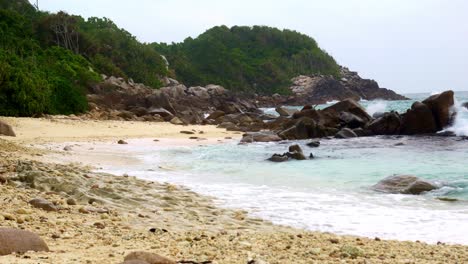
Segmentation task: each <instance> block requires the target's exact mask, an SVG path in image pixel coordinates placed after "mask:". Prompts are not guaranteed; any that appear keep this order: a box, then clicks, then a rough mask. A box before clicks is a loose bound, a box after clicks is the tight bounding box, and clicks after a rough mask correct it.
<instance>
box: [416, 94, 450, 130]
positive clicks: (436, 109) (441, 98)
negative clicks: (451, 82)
mask: <svg viewBox="0 0 468 264" xmlns="http://www.w3.org/2000/svg"><path fill="white" fill-rule="evenodd" d="M453 95H454V93H453V91H445V92H443V93H441V94H436V95H432V96H430V97H429V98H427V99H426V100H424V101H423V104H425V105H427V106H428V107H429V109H430V110H431V111H432V115H433V116H434V119H435V122H436V129H437V131H439V130H442V129H443V128H444V127H446V126H448V125H450V124H452V122H453V119H454V115H453V114H452V113H451V107H452V106H453V105H454V102H455V100H454V98H453Z"/></svg>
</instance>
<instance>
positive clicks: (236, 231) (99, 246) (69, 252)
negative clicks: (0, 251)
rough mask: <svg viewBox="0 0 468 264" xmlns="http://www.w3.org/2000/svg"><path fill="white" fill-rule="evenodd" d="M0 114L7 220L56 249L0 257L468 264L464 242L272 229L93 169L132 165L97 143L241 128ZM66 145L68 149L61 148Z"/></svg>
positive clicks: (222, 135)
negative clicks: (7, 131)
mask: <svg viewBox="0 0 468 264" xmlns="http://www.w3.org/2000/svg"><path fill="white" fill-rule="evenodd" d="M0 120H2V121H5V122H6V123H9V124H11V125H12V127H13V129H14V130H15V132H16V134H17V137H15V138H12V137H3V136H0V150H1V151H0V158H1V162H0V176H1V177H3V178H4V179H6V182H5V183H4V184H0V199H1V200H2V201H4V202H3V203H1V204H0V211H1V213H0V223H1V224H0V226H1V227H13V228H20V229H25V230H29V231H32V232H35V233H36V234H38V235H39V236H40V237H41V238H43V239H44V240H45V241H46V243H47V244H48V246H49V248H50V250H51V251H50V252H28V253H25V254H13V255H8V256H1V257H0V263H122V262H123V259H124V256H125V255H127V254H128V253H130V252H133V251H147V252H153V253H157V254H160V255H162V256H165V257H167V258H169V259H172V260H175V261H179V262H182V263H184V262H183V261H192V262H185V263H466V262H468V247H467V246H463V245H446V244H435V245H429V244H426V243H421V242H401V241H390V240H381V239H380V238H362V237H354V236H337V235H334V234H329V233H319V232H310V231H305V230H300V229H294V228H290V227H284V226H278V225H273V224H272V223H270V222H268V221H264V220H261V219H256V218H252V217H250V216H249V215H248V214H247V212H245V211H243V210H242V208H238V209H236V210H234V209H225V208H219V207H217V206H216V205H215V204H214V202H213V199H212V197H207V196H203V195H199V194H197V193H195V192H193V191H191V190H189V189H187V188H186V187H183V186H175V185H172V184H168V183H164V182H149V181H144V180H141V179H137V178H135V177H134V176H132V175H110V174H105V173H98V172H96V171H95V170H94V169H96V167H97V166H99V165H101V164H112V163H113V162H114V163H120V164H121V163H122V162H133V161H132V159H131V157H122V156H121V155H119V153H114V154H112V155H110V156H106V157H103V156H102V155H98V154H95V155H93V154H92V152H93V149H92V144H93V142H100V143H106V144H117V141H118V140H124V141H128V142H129V144H131V142H132V140H135V139H144V140H147V141H148V142H152V143H153V144H163V145H166V146H173V145H193V144H216V143H220V142H229V141H232V140H239V139H240V137H241V134H240V133H239V132H229V131H225V130H224V129H218V128H216V127H214V126H176V125H172V124H169V123H150V122H130V121H92V120H81V119H78V118H65V117H55V118H52V119H43V118H40V119H33V118H3V117H2V118H0ZM181 131H189V132H190V133H181ZM191 137H192V139H190V138H191ZM195 137H196V138H195ZM155 139H156V140H157V141H154V140H155ZM148 144H149V143H148ZM52 146H53V147H52ZM67 146H69V147H70V148H69V149H71V150H68V151H67V150H64V148H65V147H67ZM87 153H88V154H89V155H87ZM134 162H136V161H134ZM34 198H43V199H46V200H48V201H50V202H52V203H53V204H54V205H55V206H56V207H57V208H58V210H57V211H45V210H42V209H39V208H34V207H33V206H31V205H30V204H28V201H30V200H31V199H34ZM382 228H385V227H382Z"/></svg>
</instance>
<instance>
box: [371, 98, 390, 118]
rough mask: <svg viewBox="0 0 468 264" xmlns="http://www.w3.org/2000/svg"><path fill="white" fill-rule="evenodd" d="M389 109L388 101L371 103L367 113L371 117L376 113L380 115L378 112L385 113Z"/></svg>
mask: <svg viewBox="0 0 468 264" xmlns="http://www.w3.org/2000/svg"><path fill="white" fill-rule="evenodd" d="M386 108H387V102H386V101H380V100H379V101H373V102H372V103H370V104H369V105H368V106H367V109H366V111H367V113H368V114H369V115H371V116H372V115H373V114H375V113H378V112H381V113H383V112H385V110H386Z"/></svg>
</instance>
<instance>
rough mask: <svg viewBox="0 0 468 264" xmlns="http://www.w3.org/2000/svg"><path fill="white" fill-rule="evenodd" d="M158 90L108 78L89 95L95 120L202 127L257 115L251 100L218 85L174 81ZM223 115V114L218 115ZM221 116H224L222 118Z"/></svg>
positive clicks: (90, 113) (92, 115)
mask: <svg viewBox="0 0 468 264" xmlns="http://www.w3.org/2000/svg"><path fill="white" fill-rule="evenodd" d="M166 83H167V85H168V86H167V87H162V88H160V89H159V90H157V89H152V88H151V87H148V86H145V85H143V84H137V83H133V82H126V81H125V80H123V79H122V78H115V77H112V76H111V77H109V78H106V79H105V80H104V81H103V82H102V83H100V84H98V85H96V86H95V87H93V88H92V89H91V91H90V94H88V101H89V105H90V109H91V111H90V112H89V113H88V114H87V116H88V117H90V118H94V119H110V120H132V121H152V122H155V121H156V122H159V121H162V120H164V121H171V120H174V118H176V117H177V118H178V119H176V120H175V121H178V120H180V122H175V121H173V123H177V124H203V123H205V122H207V120H206V119H205V114H206V113H214V115H213V114H212V115H211V116H209V118H208V119H212V120H214V119H217V118H219V117H220V116H222V115H228V114H239V113H245V112H257V113H260V111H259V110H258V109H257V106H256V105H255V104H254V100H253V99H252V98H248V97H245V98H244V97H242V96H239V95H237V94H233V93H231V92H230V91H228V90H226V89H224V88H223V87H221V86H219V85H207V86H205V87H201V86H195V87H188V88H187V87H186V86H185V85H183V84H180V83H178V82H177V81H175V80H172V81H171V80H169V81H167V82H166ZM221 112H222V113H221ZM223 113H224V114H223Z"/></svg>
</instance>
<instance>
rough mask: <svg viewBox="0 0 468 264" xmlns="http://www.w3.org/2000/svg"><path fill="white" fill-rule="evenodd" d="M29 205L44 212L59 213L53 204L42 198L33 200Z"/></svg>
mask: <svg viewBox="0 0 468 264" xmlns="http://www.w3.org/2000/svg"><path fill="white" fill-rule="evenodd" d="M29 204H30V205H32V206H33V207H36V208H40V209H42V210H45V211H49V212H55V211H58V208H57V206H55V205H54V204H53V203H52V202H50V201H47V200H46V199H42V198H36V199H32V200H31V201H29Z"/></svg>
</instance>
